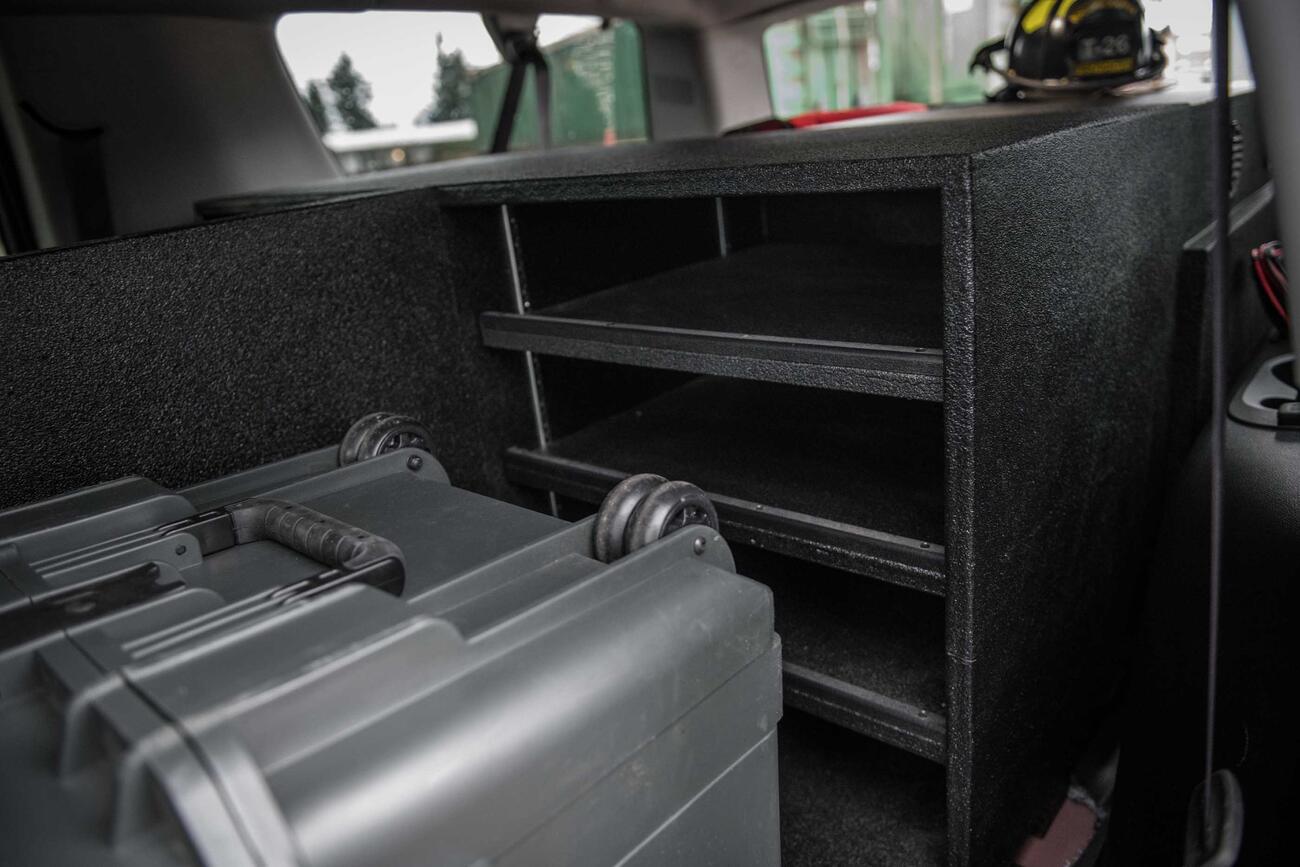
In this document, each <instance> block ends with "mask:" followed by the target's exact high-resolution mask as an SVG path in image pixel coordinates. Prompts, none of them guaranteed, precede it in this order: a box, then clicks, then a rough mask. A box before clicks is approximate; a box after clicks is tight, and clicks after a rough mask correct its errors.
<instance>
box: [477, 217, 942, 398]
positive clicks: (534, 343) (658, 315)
mask: <svg viewBox="0 0 1300 867" xmlns="http://www.w3.org/2000/svg"><path fill="white" fill-rule="evenodd" d="M620 204H622V205H624V207H623V208H622V209H620V210H610V209H609V208H608V203H593V204H590V205H582V204H576V205H575V204H566V205H565V206H564V207H565V208H567V209H573V208H580V209H581V208H584V207H585V208H595V209H598V211H597V212H593V213H591V214H585V212H584V215H585V217H586V219H584V221H583V223H582V224H583V225H592V224H593V223H596V222H597V221H598V222H599V224H600V227H601V228H600V229H599V234H600V237H601V238H602V239H605V240H606V241H607V243H608V244H610V245H611V246H612V247H613V248H615V249H617V250H619V251H621V252H620V253H619V254H618V256H617V257H615V256H613V255H611V254H609V253H606V252H603V251H599V250H595V251H593V250H591V249H590V246H591V245H590V242H589V240H585V239H584V242H583V244H582V246H583V249H584V250H587V251H588V252H587V253H584V255H583V256H568V257H557V256H556V255H554V250H553V249H552V247H553V246H554V245H560V246H561V248H564V247H565V246H567V247H572V244H573V241H572V239H564V238H557V237H555V233H556V231H557V229H555V228H554V219H553V215H551V213H550V211H549V210H548V209H546V208H545V207H541V206H532V207H521V208H520V209H519V213H518V214H517V217H516V223H515V225H516V227H517V232H518V237H517V239H515V243H516V246H517V249H518V250H519V259H520V261H521V262H522V263H523V267H522V274H523V275H524V276H523V277H522V278H521V280H522V283H523V285H522V286H521V291H522V292H523V294H524V295H525V296H526V302H527V303H526V304H525V310H524V312H516V313H506V312H488V313H483V314H482V315H481V318H480V326H481V330H482V335H483V341H484V343H485V344H486V345H487V346H490V347H494V348H500V349H514V350H528V351H532V352H537V353H540V354H544V355H557V356H563V357H568V358H582V359H589V360H595V361H606V362H613V363H617V364H629V365H638V366H644V367H656V368H661V369H667V370H680V371H686V372H691V373H703V374H711V375H720V376H730V377H738V378H747V379H757V380H765V381H770V382H780V383H790V384H796V385H809V386H815V387H819V388H830V389H839V390H844V391H853V392H861V393H866V394H877V395H887V396H894V397H906V398H911V399H916V400H927V401H940V400H942V399H943V349H942V346H943V276H942V271H943V269H942V252H941V246H940V238H941V231H940V229H939V227H938V223H939V218H938V215H939V204H938V197H937V195H935V194H933V192H932V191H912V192H910V193H906V194H900V193H891V194H882V193H855V194H839V195H806V196H758V197H742V198H736V199H718V200H715V201H712V202H702V201H696V200H689V201H684V202H680V203H676V204H677V205H678V207H679V208H680V211H679V212H678V213H674V212H672V211H666V210H665V208H666V207H667V206H666V205H665V203H662V202H656V203H649V204H647V203H633V202H627V203H620ZM707 205H713V207H712V208H709V207H707ZM539 208H540V210H539ZM890 209H893V210H892V211H891V210H890ZM900 209H901V210H900ZM642 210H646V213H644V214H642V213H641V211H642ZM887 215H892V216H893V219H886V216H887ZM568 216H570V217H572V216H575V215H573V214H569V215H568ZM638 217H640V218H641V219H638ZM710 218H712V219H711V220H710ZM652 220H653V221H656V222H657V224H658V225H659V228H657V229H656V236H657V235H658V234H660V232H661V231H663V232H670V233H671V237H669V238H659V237H655V238H654V239H653V240H651V239H650V238H647V237H646V234H645V233H646V226H647V225H648V224H650V222H651V221H652ZM665 223H668V224H670V228H665V227H664V224H665ZM629 235H630V236H631V237H632V238H634V239H637V240H638V241H640V242H641V243H639V244H638V245H637V248H638V249H637V251H636V252H633V251H631V250H628V249H627V237H628V236H629ZM701 237H703V238H704V239H705V240H706V241H708V242H709V244H706V245H705V246H701V244H702V242H701V240H700V239H701ZM539 247H540V248H542V249H541V250H540V251H539V249H538V248H539ZM647 250H649V251H656V250H659V251H662V255H660V257H659V259H658V267H656V260H655V259H654V258H652V257H651V256H649V255H648V254H647ZM579 263H580V266H579Z"/></svg>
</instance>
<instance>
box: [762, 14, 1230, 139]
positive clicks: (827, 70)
mask: <svg viewBox="0 0 1300 867" xmlns="http://www.w3.org/2000/svg"><path fill="white" fill-rule="evenodd" d="M1144 5H1145V7H1146V13H1147V25H1148V26H1149V27H1152V28H1155V29H1156V30H1161V29H1162V28H1166V27H1167V28H1168V36H1167V40H1166V53H1167V55H1168V57H1169V66H1168V72H1167V73H1166V74H1167V75H1168V76H1169V77H1170V78H1171V79H1175V80H1177V81H1178V82H1179V83H1186V82H1189V81H1193V82H1195V81H1200V80H1201V79H1203V78H1204V77H1205V75H1206V74H1207V72H1208V68H1209V67H1208V63H1209V46H1210V42H1209V40H1210V3H1209V0H1146V2H1145V4H1144ZM1021 8H1022V2H1021V0H935V2H934V3H913V2H906V0H865V2H856V3H849V4H845V5H842V6H835V7H832V8H829V9H824V10H822V11H819V12H815V13H812V14H809V15H805V16H802V17H800V18H794V19H791V20H789V21H782V22H780V23H779V24H774V25H772V26H771V27H769V28H768V29H767V30H766V32H765V33H764V34H763V48H764V54H765V55H766V59H767V70H768V84H769V88H770V91H771V96H772V108H773V113H774V114H775V115H776V116H777V117H793V116H796V115H800V114H805V113H808V112H817V111H836V110H843V109H854V108H863V107H868V106H873V105H881V104H884V103H890V102H895V101H908V102H920V103H927V104H931V105H936V104H940V103H964V102H978V101H980V100H982V99H983V98H984V96H985V94H986V93H989V92H991V91H993V90H995V89H996V88H997V87H998V86H999V84H1000V79H997V78H996V77H991V76H988V75H986V74H984V73H982V72H981V73H971V72H969V70H968V66H969V64H970V60H971V57H972V56H973V55H974V53H975V51H976V49H977V48H979V46H980V45H982V44H984V43H985V42H988V41H989V40H990V39H995V38H997V37H999V36H1002V35H1004V34H1006V33H1007V31H1008V30H1009V29H1010V28H1011V26H1012V25H1013V24H1014V23H1015V20H1016V18H1017V17H1018V15H1019V13H1020V9H1021ZM1234 48H1236V46H1234ZM1238 53H1240V52H1238ZM1243 69H1245V67H1244V64H1243V65H1242V66H1241V67H1238V65H1237V64H1236V63H1234V74H1235V77H1239V78H1240V77H1242V75H1241V72H1242V71H1243Z"/></svg>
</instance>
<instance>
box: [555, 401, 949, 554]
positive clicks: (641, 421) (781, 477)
mask: <svg viewBox="0 0 1300 867" xmlns="http://www.w3.org/2000/svg"><path fill="white" fill-rule="evenodd" d="M550 452H551V453H552V454H555V455H558V456H560V457H564V458H569V459H572V460H579V461H585V462H588V463H592V464H599V465H601V466H605V467H609V468H611V469H615V470H619V471H621V472H626V473H629V474H630V473H642V472H652V473H659V474H660V475H664V476H667V477H669V478H674V479H686V480H687V481H690V482H693V483H695V484H697V485H699V486H700V487H701V488H704V489H705V490H706V491H712V492H715V493H718V494H725V495H727V496H731V497H736V498H740V499H746V500H751V501H753V502H755V503H759V504H763V505H767V506H776V507H778V508H781V509H788V510H791V511H796V512H803V513H805V514H809V515H814V516H817V517H821V518H829V519H831V520H835V521H840V522H843V523H847V524H854V525H857V526H859V527H866V528H869V529H873V530H880V531H884V532H887V533H894V534H897V535H901V536H907V537H910V538H915V539H922V540H927V541H931V542H935V543H941V542H942V540H943V472H944V469H943V468H944V459H943V408H942V406H941V405H939V404H932V403H923V402H919V401H906V400H898V399H892V398H879V397H869V396H865V395H855V394H847V393H844V392H836V391H825V390H820V389H811V388H800V387H798V386H787V385H777V384H772V383H761V382H749V381H744V380H733V379H717V378H713V377H702V378H700V379H696V380H693V381H691V382H688V383H687V384H686V385H683V386H681V387H679V388H675V389H672V390H671V391H668V392H666V393H664V394H662V395H660V396H658V397H656V398H653V399H651V400H649V401H647V402H646V403H644V404H641V405H640V406H638V407H636V408H634V409H632V410H629V411H627V412H623V413H620V414H618V415H615V416H612V417H611V418H607V419H604V420H602V421H599V422H596V423H594V424H592V425H589V426H587V427H585V428H583V429H582V430H579V431H577V432H575V433H572V434H569V435H568V436H564V437H561V438H560V439H557V440H556V441H554V442H552V443H551V445H550Z"/></svg>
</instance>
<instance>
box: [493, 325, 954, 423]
mask: <svg viewBox="0 0 1300 867" xmlns="http://www.w3.org/2000/svg"><path fill="white" fill-rule="evenodd" d="M479 325H480V330H481V331H482V336H483V343H484V345H485V346H488V347H491V348H493V349H513V350H522V351H531V352H536V353H539V354H541V355H558V356H563V357H565V358H581V359H586V360H590V361H605V362H610V363H613V364H626V365H633V366H638V367H654V368H660V369H663V370H680V371H685V372H688V373H703V374H712V375H716V376H730V377H736V378H740V379H757V380H762V381H766V382H780V383H786V384H789V385H805V386H812V387H815V388H831V389H837V390H840V391H851V392H858V393H861V394H875V395H881V396H885V397H903V398H910V399H912V400H926V401H942V400H943V350H941V349H931V348H926V347H910V346H888V345H882V344H867V343H849V342H846V341H835V340H813V339H808V338H796V337H776V336H770V335H754V334H736V333H731V332H724V331H706V330H702V329H690V328H675V327H669V326H661V325H640V324H636V323H630V322H598V321H593V320H586V319H574V318H568V317H562V316H552V315H547V314H545V313H523V314H519V313H498V312H488V313H483V314H481V315H480V317H479Z"/></svg>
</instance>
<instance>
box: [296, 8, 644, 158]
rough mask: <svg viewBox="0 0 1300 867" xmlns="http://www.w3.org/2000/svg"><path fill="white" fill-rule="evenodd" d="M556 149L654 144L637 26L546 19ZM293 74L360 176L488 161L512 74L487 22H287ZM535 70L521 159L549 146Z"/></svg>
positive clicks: (433, 18)
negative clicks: (460, 160) (542, 133)
mask: <svg viewBox="0 0 1300 867" xmlns="http://www.w3.org/2000/svg"><path fill="white" fill-rule="evenodd" d="M537 29H538V42H539V45H540V46H541V47H542V53H543V54H544V55H545V56H546V58H547V63H548V66H549V69H550V74H551V107H550V110H551V130H552V137H553V142H552V144H553V145H554V146H561V145H572V144H616V143H618V142H623V141H632V140H638V139H644V138H646V110H645V98H644V87H643V74H642V69H641V46H640V42H639V36H638V34H637V30H636V27H635V26H634V25H632V24H631V23H630V22H624V21H611V22H609V23H607V24H606V23H604V22H602V21H601V19H599V18H592V17H587V16H574V15H543V16H541V17H540V18H539V19H538V28H537ZM276 37H277V39H278V40H279V44H280V51H281V54H282V55H283V56H284V60H285V65H286V66H287V67H288V69H289V73H290V75H291V76H292V77H293V81H294V84H295V86H296V87H297V88H298V91H299V93H300V94H301V96H302V99H303V102H304V104H305V105H306V107H307V110H308V112H309V113H310V115H311V117H312V120H313V122H314V123H315V124H316V127H317V129H318V130H320V132H321V138H322V141H323V142H324V143H325V146H326V147H327V148H329V150H330V151H331V152H333V153H334V154H335V156H336V157H337V158H338V161H339V165H340V166H341V167H342V168H343V169H344V171H346V172H348V173H349V174H354V173H358V172H367V171H376V170H380V169H388V168H395V167H398V166H407V165H416V164H419V163H428V162H434V161H438V160H446V159H455V158H457V157H464V156H470V155H473V154H478V153H484V152H486V151H487V150H488V148H489V146H490V143H491V141H492V133H493V131H494V130H495V128H496V124H497V120H498V116H499V113H500V110H501V102H502V99H503V97H504V95H505V89H506V81H507V79H508V78H509V73H510V70H509V67H508V66H507V65H506V64H505V63H503V62H502V60H501V56H500V54H499V53H498V52H497V50H496V46H495V45H493V43H492V38H491V37H490V36H489V35H488V32H487V29H486V28H485V27H484V25H483V21H482V18H480V16H479V15H478V14H477V13H468V12H364V13H360V14H339V13H303V14H294V15H286V16H284V17H283V18H281V19H280V22H279V24H278V25H277V27H276ZM537 120H538V118H537V101H536V84H535V82H534V81H533V74H532V72H531V71H530V72H529V74H528V78H527V81H526V84H525V88H524V92H523V96H522V98H521V100H520V104H519V109H518V114H517V115H516V117H515V124H514V130H513V133H512V137H511V150H524V149H528V148H535V147H537V146H538V144H539V127H538V123H537Z"/></svg>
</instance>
